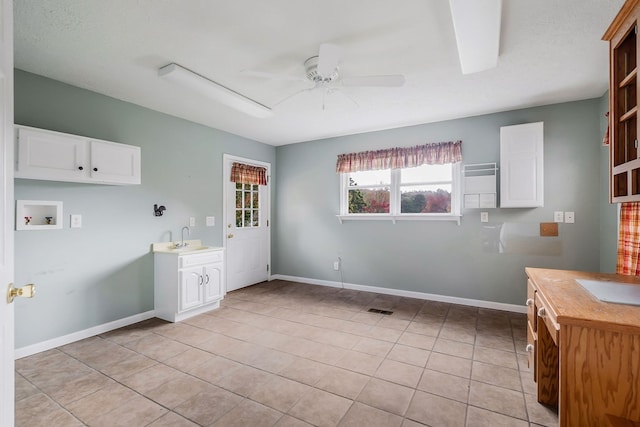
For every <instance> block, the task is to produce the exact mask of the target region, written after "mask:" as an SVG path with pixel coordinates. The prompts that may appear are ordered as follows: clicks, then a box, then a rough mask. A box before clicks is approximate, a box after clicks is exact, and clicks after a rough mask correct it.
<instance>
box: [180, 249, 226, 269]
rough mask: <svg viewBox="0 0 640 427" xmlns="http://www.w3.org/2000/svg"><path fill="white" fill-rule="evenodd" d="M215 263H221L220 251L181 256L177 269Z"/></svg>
mask: <svg viewBox="0 0 640 427" xmlns="http://www.w3.org/2000/svg"><path fill="white" fill-rule="evenodd" d="M215 262H222V251H216V252H205V253H200V254H192V255H181V256H180V261H179V263H178V268H185V267H191V266H194V265H199V264H211V263H215Z"/></svg>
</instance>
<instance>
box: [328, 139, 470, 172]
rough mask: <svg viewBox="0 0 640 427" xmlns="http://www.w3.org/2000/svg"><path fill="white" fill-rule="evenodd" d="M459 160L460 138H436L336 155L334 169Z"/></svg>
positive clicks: (384, 167)
mask: <svg viewBox="0 0 640 427" xmlns="http://www.w3.org/2000/svg"><path fill="white" fill-rule="evenodd" d="M460 161H462V141H456V142H438V143H435V144H425V145H416V146H415V147H397V148H389V149H386V150H375V151H362V152H360V153H349V154H340V155H338V163H337V165H336V172H338V173H344V172H360V171H371V170H380V169H401V168H411V167H416V166H421V165H443V164H446V163H456V162H460Z"/></svg>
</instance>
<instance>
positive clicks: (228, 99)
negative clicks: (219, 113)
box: [158, 63, 273, 118]
mask: <svg viewBox="0 0 640 427" xmlns="http://www.w3.org/2000/svg"><path fill="white" fill-rule="evenodd" d="M158 75H159V76H160V77H163V78H165V79H167V80H168V81H171V82H173V83H175V84H177V85H180V86H182V87H184V88H187V89H190V90H192V91H194V92H197V93H200V94H202V95H205V96H207V97H208V98H211V99H213V100H214V101H217V102H220V103H221V104H224V105H226V106H227V107H231V108H233V109H234V110H237V111H240V112H242V113H245V114H248V115H250V116H253V117H258V118H267V117H271V116H273V111H272V110H271V109H270V108H268V107H266V106H264V105H262V104H260V103H259V102H256V101H254V100H253V99H251V98H247V97H246V96H244V95H242V94H240V93H238V92H236V91H234V90H231V89H229V88H227V87H225V86H222V85H220V84H218V83H216V82H214V81H213V80H209V79H208V78H206V77H203V76H201V75H200V74H197V73H194V72H193V71H191V70H189V69H187V68H184V67H182V66H180V65H178V64H176V63H171V64H168V65H165V66H164V67H161V68H160V69H159V70H158Z"/></svg>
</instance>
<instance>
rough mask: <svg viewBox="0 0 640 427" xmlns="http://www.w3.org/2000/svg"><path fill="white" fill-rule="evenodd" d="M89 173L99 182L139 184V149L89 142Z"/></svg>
mask: <svg viewBox="0 0 640 427" xmlns="http://www.w3.org/2000/svg"><path fill="white" fill-rule="evenodd" d="M90 173H91V178H93V179H94V180H96V181H99V182H105V183H121V184H140V181H141V180H140V147H136V146H133V145H125V144H117V143H113V142H106V141H96V140H91V170H90Z"/></svg>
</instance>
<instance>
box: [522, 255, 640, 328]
mask: <svg viewBox="0 0 640 427" xmlns="http://www.w3.org/2000/svg"><path fill="white" fill-rule="evenodd" d="M525 271H526V273H527V275H528V276H529V278H530V279H531V280H532V281H533V282H534V284H535V286H536V287H537V288H538V290H539V291H540V292H541V293H542V294H543V295H544V297H545V300H546V301H547V302H548V304H549V306H550V307H549V309H550V310H551V311H553V316H554V317H555V319H556V321H557V322H558V324H560V325H563V324H574V325H590V326H591V327H596V328H602V329H609V328H615V329H616V330H618V331H620V329H621V328H622V329H624V330H626V331H628V332H631V333H633V334H640V306H635V305H626V304H617V303H609V302H604V301H600V300H599V299H598V298H596V297H595V296H593V295H592V294H591V293H590V292H589V291H587V290H586V289H585V288H583V287H582V286H581V285H580V284H579V283H578V282H576V280H577V279H585V280H600V281H610V282H620V283H624V284H629V285H635V286H638V287H640V277H637V276H625V275H620V274H607V273H590V272H585V271H569V270H552V269H546V268H532V267H527V268H526V269H525ZM596 322H597V323H598V325H595V324H594V323H596Z"/></svg>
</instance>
